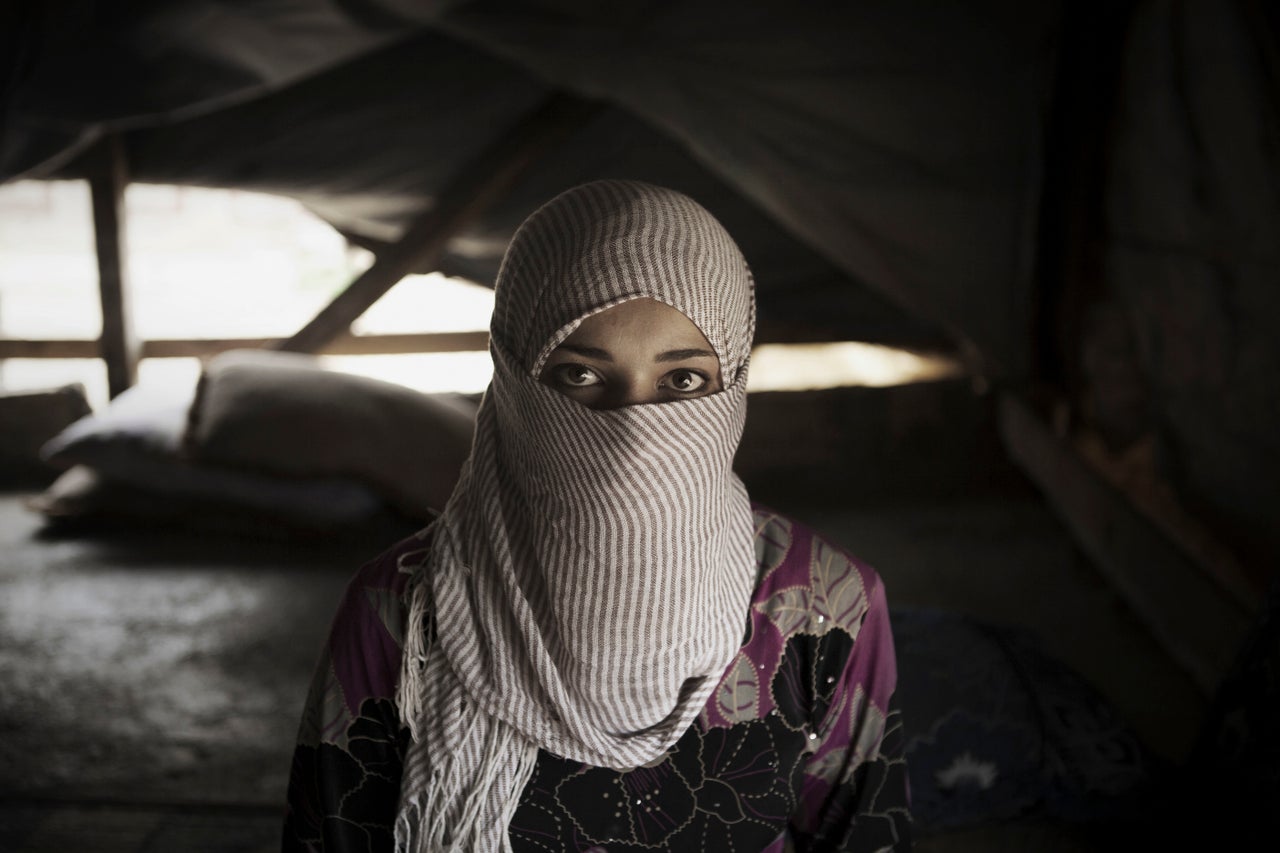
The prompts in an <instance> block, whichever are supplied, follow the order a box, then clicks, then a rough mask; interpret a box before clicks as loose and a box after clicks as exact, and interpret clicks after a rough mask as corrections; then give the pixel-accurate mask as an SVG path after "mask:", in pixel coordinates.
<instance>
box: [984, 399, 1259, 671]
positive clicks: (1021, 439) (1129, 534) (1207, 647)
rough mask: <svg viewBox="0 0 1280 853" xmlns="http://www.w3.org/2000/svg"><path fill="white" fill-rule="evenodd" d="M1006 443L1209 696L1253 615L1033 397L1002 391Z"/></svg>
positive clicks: (1002, 429)
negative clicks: (1051, 422) (1097, 469)
mask: <svg viewBox="0 0 1280 853" xmlns="http://www.w3.org/2000/svg"><path fill="white" fill-rule="evenodd" d="M999 428H1000V435H1001V438H1002V439H1003V441H1004V445H1005V447H1006V449H1007V450H1008V452H1009V456H1010V457H1011V458H1012V459H1013V461H1014V463H1015V464H1017V465H1018V466H1019V467H1020V468H1022V470H1023V471H1024V472H1026V474H1027V476H1028V477H1030V479H1031V480H1032V481H1033V482H1034V483H1035V484H1036V485H1037V486H1039V488H1040V489H1041V491H1042V492H1043V493H1044V496H1045V498H1046V500H1047V501H1048V502H1049V504H1050V506H1052V507H1053V509H1054V510H1055V511H1056V513H1057V515H1058V517H1059V518H1060V519H1062V521H1063V523H1064V524H1065V525H1066V527H1067V529H1068V530H1070V531H1071V534H1072V536H1073V537H1074V538H1075V540H1076V542H1077V543H1078V544H1079V545H1080V547H1081V549H1082V550H1083V551H1084V552H1085V553H1086V554H1088V555H1089V557H1090V558H1091V559H1092V561H1093V563H1094V565H1095V566H1097V568H1098V570H1099V571H1100V572H1102V574H1103V575H1104V576H1106V577H1107V579H1108V580H1109V581H1110V583H1111V584H1112V585H1113V586H1114V587H1115V588H1116V589H1117V590H1118V591H1119V592H1120V594H1121V596H1123V597H1124V598H1125V599H1126V600H1127V601H1128V603H1129V606H1130V607H1131V608H1132V609H1133V611H1134V612H1135V613H1136V614H1137V615H1138V617H1139V618H1140V619H1141V620H1142V621H1143V622H1144V623H1145V624H1146V626H1147V628H1148V630H1150V631H1151V633H1152V634H1153V635H1154V636H1155V638H1156V640H1157V641H1158V642H1159V643H1160V644H1161V646H1163V647H1164V649H1165V651H1166V652H1167V653H1168V654H1169V656H1170V657H1171V658H1172V659H1173V660H1174V661H1175V662H1177V663H1178V665H1180V666H1181V667H1182V668H1183V669H1184V670H1185V671H1186V672H1187V673H1188V674H1190V676H1191V677H1192V678H1193V679H1194V680H1195V682H1196V684H1197V685H1198V686H1199V687H1200V689H1201V690H1202V691H1203V692H1204V694H1205V695H1206V696H1211V695H1213V693H1214V691H1215V690H1216V689H1217V687H1218V684H1219V682H1220V681H1221V679H1222V677H1223V675H1224V674H1225V673H1226V672H1227V669H1228V667H1229V666H1230V665H1231V663H1232V661H1233V660H1234V659H1235V655H1236V652H1237V651H1238V650H1239V647H1240V644H1241V643H1242V642H1243V641H1244V637H1245V633H1246V632H1247V631H1248V628H1249V625H1250V623H1251V622H1252V620H1253V618H1254V611H1255V610H1256V606H1255V607H1252V608H1251V607H1249V606H1247V605H1246V604H1245V603H1244V602H1243V601H1242V600H1241V599H1240V597H1239V596H1237V595H1235V594H1233V593H1232V591H1231V590H1229V589H1227V588H1226V587H1224V586H1223V585H1222V583H1221V582H1220V581H1219V580H1217V579H1215V578H1214V577H1213V575H1212V573H1211V572H1210V571H1206V568H1205V567H1204V566H1202V565H1200V564H1199V563H1198V562H1197V561H1196V559H1195V558H1194V557H1192V556H1191V555H1189V554H1187V553H1186V552H1185V550H1183V549H1182V548H1180V547H1179V546H1178V545H1177V544H1175V543H1174V542H1173V541H1171V540H1170V539H1169V537H1168V536H1166V535H1165V534H1164V533H1162V532H1161V531H1160V529H1159V528H1158V527H1157V526H1156V525H1155V524H1154V523H1152V521H1151V520H1150V519H1149V518H1147V517H1146V516H1144V515H1143V514H1142V513H1141V512H1139V511H1138V510H1137V509H1136V508H1135V506H1134V504H1133V502H1132V501H1131V500H1130V499H1129V498H1128V497H1127V496H1126V495H1125V494H1124V493H1123V492H1121V491H1119V490H1118V489H1116V488H1115V487H1114V486H1112V485H1111V484H1110V483H1108V482H1107V481H1105V480H1104V479H1102V477H1101V476H1099V475H1097V474H1095V473H1094V472H1093V471H1092V470H1091V469H1090V467H1089V466H1088V465H1087V464H1085V462H1084V460H1083V459H1081V458H1080V456H1079V455H1078V454H1077V453H1076V451H1075V450H1074V448H1072V447H1071V446H1070V444H1068V443H1067V442H1066V441H1065V440H1064V439H1062V438H1059V437H1058V436H1057V435H1055V434H1054V433H1053V431H1052V430H1050V428H1049V427H1048V425H1046V424H1045V423H1044V422H1043V421H1042V419H1041V418H1040V417H1039V416H1038V415H1037V414H1036V413H1035V411H1034V410H1033V409H1032V407H1031V406H1030V405H1028V404H1027V403H1026V402H1025V401H1024V400H1022V399H1021V398H1019V397H1017V396H1015V395H1014V394H1012V393H1003V394H1001V396H1000V400H999Z"/></svg>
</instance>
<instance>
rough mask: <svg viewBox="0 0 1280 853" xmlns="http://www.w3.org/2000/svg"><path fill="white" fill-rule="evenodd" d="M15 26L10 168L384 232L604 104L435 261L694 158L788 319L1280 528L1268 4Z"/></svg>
mask: <svg viewBox="0 0 1280 853" xmlns="http://www.w3.org/2000/svg"><path fill="white" fill-rule="evenodd" d="M6 32H8V33H9V34H10V35H9V38H10V40H11V43H12V44H13V46H14V48H15V49H14V50H12V51H10V55H11V56H13V57H14V62H13V64H12V65H11V66H10V67H9V69H8V75H9V76H8V81H7V84H6V88H5V100H4V115H5V134H4V138H3V140H2V141H0V176H2V177H4V178H6V179H14V178H17V177H23V176H26V177H39V178H58V177H75V176H80V175H83V174H85V173H86V169H87V168H88V164H89V158H88V157H87V156H84V155H86V152H89V151H90V150H91V149H92V147H93V146H94V145H95V144H96V143H97V141H98V140H100V139H102V138H103V137H104V135H109V134H110V135H114V138H116V139H118V140H119V141H120V143H121V144H122V149H123V153H124V155H125V158H126V159H127V161H128V168H129V171H130V174H131V176H132V178H133V179H134V180H141V181H157V182H175V183H189V184H198V185H210V186H231V187H242V188H251V189H258V190H264V191H269V192H277V193H282V194H286V195H291V196H293V197H296V198H299V199H301V200H302V201H304V202H305V203H306V204H307V205H309V206H310V207H311V208H312V209H313V210H315V211H316V212H318V213H319V214H320V215H321V216H323V217H324V218H325V219H327V220H328V221H330V222H332V223H333V224H334V225H335V226H336V227H338V228H339V229H341V230H342V231H343V232H344V233H346V234H347V235H349V237H350V238H351V239H352V240H354V241H356V242H361V243H363V244H364V245H367V246H370V247H373V248H374V249H375V250H379V251H381V252H383V253H385V252H386V251H388V247H389V246H391V245H392V244H393V243H394V241H396V240H397V239H398V238H400V237H401V236H402V235H403V234H404V232H405V229H406V228H407V227H408V224H409V223H410V222H412V221H413V220H414V218H415V217H420V216H421V215H422V214H423V213H424V211H430V210H431V208H432V205H433V204H435V203H437V202H439V200H440V199H441V198H442V195H441V194H442V192H443V191H444V189H446V188H447V187H449V186H450V181H451V180H452V179H453V178H454V177H455V176H456V175H457V174H458V173H459V171H460V170H462V169H463V168H464V166H465V165H466V164H467V163H473V162H474V161H473V157H474V155H475V153H476V152H477V151H481V150H485V149H486V148H488V147H489V146H491V145H492V144H493V143H494V142H495V140H497V141H501V140H502V139H503V138H504V137H505V136H506V135H509V134H511V133H512V131H513V128H519V127H520V126H521V121H522V120H523V118H524V117H526V116H528V115H529V114H530V113H531V112H534V111H536V110H537V109H538V107H539V105H542V104H545V103H546V102H547V100H548V98H553V97H569V98H571V99H574V100H575V101H578V100H580V99H588V100H589V101H590V102H591V103H593V104H595V108H594V109H591V110H585V111H583V112H581V113H579V114H578V118H576V119H575V120H574V122H575V123H574V124H573V125H572V126H567V127H565V128H563V130H564V137H563V139H562V140H561V141H558V142H557V143H556V144H555V145H553V146H551V148H550V150H548V151H545V152H543V153H542V154H540V155H539V158H538V160H537V162H536V164H534V166H533V167H531V168H530V169H529V170H528V171H526V172H524V173H523V174H522V175H521V176H520V177H518V178H513V179H512V180H511V181H510V182H508V184H507V185H506V186H505V187H504V188H503V192H502V193H501V194H500V197H499V198H497V199H495V201H494V202H493V203H492V204H491V205H489V206H487V207H486V208H485V209H484V210H483V211H480V212H479V213H478V215H477V216H476V217H475V218H473V219H471V220H469V221H468V223H467V224H466V227H465V228H462V229H460V230H459V231H458V232H457V233H455V234H451V235H450V239H449V241H448V242H447V244H446V245H445V247H444V252H443V254H442V255H441V256H440V257H439V266H440V267H441V268H442V269H444V270H446V271H452V272H457V273H462V274H465V275H467V276H469V277H471V278H474V279H476V280H478V281H481V282H490V281H492V277H493V274H494V272H495V269H496V264H497V260H498V258H499V256H500V252H501V248H502V246H503V245H505V242H506V239H507V238H508V237H509V235H510V233H511V230H512V229H513V228H514V226H515V224H516V223H517V222H519V221H520V219H522V218H523V216H524V215H525V214H527V213H528V212H529V210H530V209H531V208H532V207H533V205H535V204H536V203H537V202H539V201H541V200H542V199H544V198H546V197H548V196H549V195H550V194H552V193H553V192H554V191H556V190H558V189H560V188H563V187H564V186H568V185H570V184H572V183H575V182H577V181H579V180H584V179H588V178H592V177H600V176H623V177H636V178H641V179H647V180H652V181H655V182H658V183H665V184H669V185H672V186H676V187H678V188H680V189H684V190H686V191H688V192H690V193H691V194H693V195H695V196H696V197H698V198H699V199H702V200H704V201H705V203H706V204H707V205H708V207H710V208H711V209H712V211H713V212H714V213H715V214H716V215H717V216H719V217H721V218H722V219H723V220H724V221H725V222H726V224H727V225H728V226H729V227H730V229H731V230H732V231H733V232H734V233H735V234H737V235H738V236H739V238H740V240H741V242H742V243H743V245H744V248H745V250H746V252H747V254H748V256H749V259H750V260H751V262H752V264H753V266H754V268H755V270H756V274H757V277H758V280H759V284H760V291H761V295H760V310H761V328H762V332H764V333H765V334H766V335H770V336H774V337H785V338H791V339H804V338H817V339H821V338H834V337H858V338H863V339H869V340H880V341H889V342H896V343H906V344H912V345H917V346H933V347H939V346H946V347H950V348H952V349H954V350H955V351H957V352H959V353H960V354H961V355H962V356H963V358H964V359H965V361H966V363H967V365H968V368H969V370H970V371H971V373H972V374H973V375H974V376H975V377H981V378H982V379H983V380H984V381H985V382H987V383H991V382H995V383H997V387H1001V388H1015V389H1017V388H1025V387H1026V386H1027V384H1028V383H1030V382H1034V381H1036V380H1048V381H1049V383H1050V386H1051V389H1052V392H1053V394H1054V396H1055V397H1056V398H1057V399H1059V400H1060V401H1064V403H1065V410H1066V411H1067V412H1069V414H1070V415H1071V417H1069V418H1068V419H1067V423H1069V424H1070V423H1074V425H1075V426H1076V427H1077V428H1079V429H1081V430H1083V431H1086V432H1092V433H1093V434H1096V435H1098V436H1101V446H1102V447H1103V449H1104V450H1105V452H1106V454H1109V456H1108V458H1109V459H1112V460H1113V461H1114V459H1115V458H1118V459H1120V460H1121V462H1122V463H1123V462H1125V460H1128V461H1129V462H1132V463H1133V465H1134V466H1136V467H1137V468H1138V469H1139V473H1144V472H1145V473H1154V474H1155V475H1158V477H1159V479H1160V482H1161V483H1162V484H1166V485H1168V484H1172V486H1173V487H1175V488H1176V490H1177V491H1176V496H1177V498H1178V499H1179V500H1181V501H1183V502H1184V503H1185V504H1187V505H1189V506H1191V507H1193V508H1194V509H1195V511H1196V512H1197V513H1200V514H1202V515H1203V517H1204V518H1206V519H1211V520H1213V521H1214V523H1215V524H1216V525H1218V526H1217V527H1216V528H1215V529H1216V530H1218V531H1220V533H1219V535H1221V536H1223V537H1226V538H1228V539H1229V540H1230V543H1231V544H1232V545H1235V544H1237V543H1240V544H1243V545H1245V546H1246V547H1247V548H1248V550H1249V551H1250V553H1252V554H1253V555H1255V556H1254V557H1252V559H1253V560H1255V562H1254V563H1253V565H1255V566H1258V565H1261V566H1264V568H1263V569H1262V570H1261V571H1260V572H1255V574H1254V576H1253V579H1254V581H1259V580H1260V579H1262V578H1263V576H1265V575H1266V573H1267V571H1268V569H1266V568H1265V567H1266V566H1269V565H1272V564H1273V562H1272V560H1273V557H1274V555H1275V554H1278V553H1280V545H1278V544H1277V538H1276V537H1277V534H1275V533H1274V531H1272V530H1271V527H1272V526H1273V525H1272V524H1271V521H1270V520H1271V517H1272V516H1273V515H1274V514H1275V511H1276V509H1277V508H1278V507H1280V492H1278V491H1277V489H1280V486H1278V485H1277V484H1280V445H1277V444H1276V442H1277V438H1276V435H1277V432H1276V430H1275V426H1276V424H1277V423H1278V422H1280V417H1278V416H1280V413H1278V412H1277V408H1276V407H1277V405H1278V403H1277V401H1280V393H1278V392H1277V386H1276V378H1275V377H1276V376H1277V375H1280V374H1278V372H1277V370H1276V368H1277V366H1278V365H1277V360H1280V344H1278V343H1277V339H1276V336H1275V335H1274V333H1273V332H1272V331H1271V329H1272V326H1273V325H1274V323H1275V322H1276V320H1277V318H1280V306H1278V305H1277V296H1276V293H1277V291H1276V288H1275V287H1274V285H1273V282H1274V281H1275V278H1276V271H1277V260H1278V258H1277V256H1276V248H1275V246H1276V244H1277V241H1276V240H1275V238H1274V235H1275V234H1276V233H1277V226H1278V225H1280V222H1277V214H1278V211H1277V207H1276V196H1277V180H1276V174H1277V166H1276V163H1277V156H1276V155H1277V150H1278V149H1280V146H1278V141H1280V137H1278V136H1277V127H1278V125H1277V122H1276V119H1277V109H1276V106H1277V104H1276V92H1277V91H1280V88H1278V81H1280V73H1278V72H1277V67H1280V66H1278V65H1277V61H1276V56H1277V52H1276V48H1275V44H1276V42H1275V33H1276V26H1275V18H1274V13H1272V12H1270V11H1269V9H1268V7H1266V6H1265V5H1264V4H1261V3H1258V2H1250V0H1237V2H1227V3H1220V2H1207V0H1198V1H1197V0H1186V2H1177V3H1166V2H1156V0H1146V2H1132V3H1121V4H1108V3H1080V4H1059V3H1017V2H1002V0H980V1H979V2H973V3H963V4H936V3H926V2H922V0H908V2H902V0H895V2H887V0H883V1H882V2H861V3H846V4H825V3H824V4H797V3H784V2H780V0H770V1H769V2H759V3H746V4H744V3H727V2H724V0H692V2H638V0H637V1H636V2H623V3H610V4H596V3H586V2H574V0H544V2H535V3H523V2H522V3H516V2H511V0H505V2H504V0H472V2H436V3H418V2H410V0H342V2H323V0H293V2H288V3H262V2H247V0H241V2H213V0H177V2H175V0H169V2H159V0H156V2H134V3H129V4H122V3H102V2H90V1H89V0H81V2H79V3H71V4H61V5H60V6H59V8H58V9H57V10H56V11H55V10H53V9H52V8H51V7H47V6H45V7H40V8H36V7H35V6H34V4H33V5H31V6H28V7H26V8H25V9H24V10H22V11H20V12H19V13H18V17H17V19H16V21H15V23H14V26H11V27H7V28H6ZM1126 453H1127V454H1130V455H1129V456H1125V454H1126ZM1131 467H1132V466H1131ZM1050 488H1052V485H1051V484H1050Z"/></svg>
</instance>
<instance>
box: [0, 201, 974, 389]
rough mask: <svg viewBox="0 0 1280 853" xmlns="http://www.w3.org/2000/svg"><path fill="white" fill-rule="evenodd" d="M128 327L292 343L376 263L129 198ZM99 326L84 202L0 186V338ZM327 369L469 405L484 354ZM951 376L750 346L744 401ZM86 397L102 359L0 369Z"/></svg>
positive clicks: (158, 373)
mask: <svg viewBox="0 0 1280 853" xmlns="http://www.w3.org/2000/svg"><path fill="white" fill-rule="evenodd" d="M125 210H126V223H127V241H128V259H127V263H128V272H129V277H130V288H131V308H132V318H133V322H134V327H135V329H136V332H137V334H138V337H139V338H141V339H143V340H150V339H172V338H237V337H286V336H288V335H291V334H292V333H294V332H295V331H297V330H298V329H299V328H300V327H301V326H302V325H303V324H304V323H306V322H307V321H308V320H310V319H311V317H313V316H314V315H315V314H316V313H317V312H318V311H319V310H320V309H321V308H322V307H324V305H326V304H327V303H328V302H329V301H330V300H331V299H332V298H333V297H334V295H336V294H337V293H338V292H340V291H341V289H342V288H343V287H344V286H345V285H346V283H347V282H349V281H350V280H351V279H352V278H354V277H355V276H356V275H358V274H359V273H360V272H362V271H363V270H364V269H366V268H367V267H368V265H369V264H370V263H371V262H372V257H371V256H370V255H369V253H368V252H366V251H364V250H361V249H355V248H352V247H350V246H349V245H348V244H347V243H346V241H345V240H344V239H343V238H342V237H341V235H339V234H338V233H337V232H336V231H334V229H332V228H331V227H329V226H328V225H327V224H326V223H324V222H323V221H321V220H320V219H318V218H317V217H315V216H314V215H312V214H311V213H310V212H309V211H307V210H306V209H305V208H304V207H303V206H302V205H301V204H299V203H298V202H295V201H293V200H290V199H285V198H280V197H277V196H270V195H264V194H259V193H249V192H241V191H238V190H213V189H202V188H196V187H175V186H157V185H147V184H133V185H131V186H130V187H129V188H128V191H127V193H126V196H125ZM492 310H493V293H492V291H490V290H489V289H487V288H485V287H481V286H479V285H477V284H474V283H471V282H467V281H463V280H460V279H450V278H446V277H444V276H440V275H423V276H410V277H408V278H406V279H405V280H403V281H401V282H400V283H399V284H397V285H396V286H395V287H394V288H392V290H391V291H390V292H389V293H388V294H387V295H386V296H385V297H383V299H381V300H380V301H379V302H378V303H377V304H375V305H374V306H373V308H371V309H370V310H369V311H368V312H367V313H366V314H365V315H364V316H363V317H361V318H360V319H359V320H358V321H357V322H356V323H355V324H354V326H353V332H355V333H356V334H391V333H422V332H464V331H477V330H484V329H486V328H487V327H488V324H489V315H490V313H491V312H492ZM101 324H102V314H101V309H100V306H99V302H98V293H97V267H96V262H95V259H94V249H93V221H92V216H91V213H90V207H89V191H88V187H87V185H86V184H84V183H83V182H79V181H19V182H15V183H13V184H10V185H8V186H4V187H0V338H9V339H19V340H24V339H25V340H40V339H64V338H65V339H95V338H96V337H97V336H98V334H99V332H100V330H101ZM324 361H325V363H326V364H328V365H330V366H331V367H333V368H335V369H338V370H344V371H348V372H351V373H359V374H363V375H366V376H372V377H377V378H381V379H385V380H388V381H391V382H398V383H400V384H403V385H407V386H409V387H411V388H416V389H418V390H421V391H425V392H443V391H458V392H464V393H476V392H479V391H482V390H484V388H485V386H486V385H487V384H488V381H489V376H490V374H491V372H492V366H491V364H490V361H489V356H488V353H486V352H460V353H429V354H407V355H353V356H325V357H324ZM199 369H200V367H199V362H198V361H197V360H196V359H193V358H166V359H155V358H152V359H145V360H144V361H143V362H142V363H141V365H140V366H139V370H138V372H139V382H140V383H147V384H156V385H159V384H170V383H171V384H173V385H174V386H175V388H176V387H178V386H187V387H189V386H190V384H191V383H193V382H194V381H195V380H196V378H197V376H198V375H199ZM957 373H958V366H957V365H956V364H955V362H953V361H951V360H949V359H944V358H939V357H928V356H920V355H916V354H914V353H910V352H905V351H902V350H895V349H892V348H889V347H880V346H872V345H869V344H858V343H839V344H803V345H782V344H769V345H763V346H760V347H757V348H756V351H755V354H754V356H753V361H752V367H751V379H750V388H751V390H753V391H776V390H799V389H810V388H830V387H836V386H841V385H895V384H903V383H908V382H919V381H925V380H929V379H936V378H942V377H946V376H953V375H956V374H957ZM73 382H79V383H81V384H82V385H84V387H85V389H86V393H87V394H88V396H89V400H90V402H91V404H92V405H93V406H94V407H95V408H101V407H102V406H104V405H105V404H106V401H107V390H106V370H105V368H104V366H103V364H102V362H101V361H98V360H96V359H34V358H33V359H8V360H0V391H17V390H30V389H40V388H52V387H56V386H58V385H63V384H67V383H73Z"/></svg>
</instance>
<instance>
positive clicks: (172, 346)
mask: <svg viewBox="0 0 1280 853" xmlns="http://www.w3.org/2000/svg"><path fill="white" fill-rule="evenodd" d="M284 340H285V339H284V338H168V339H157V340H151V341H142V342H141V344H140V347H139V348H140V355H141V357H142V358H205V357H207V356H211V355H216V354H217V353H220V352H226V351H227V350H232V349H270V348H278V347H279V346H280V345H281V344H283V343H284ZM488 347H489V333H488V332H423V333H417V334H395V335H353V334H350V333H349V332H344V333H343V334H342V335H340V336H339V337H337V338H335V339H334V340H332V341H330V342H329V343H328V344H327V345H326V346H325V347H324V349H323V350H322V352H324V353H325V354H328V355H400V354H407V353H430V352H477V351H479V352H483V351H485V350H487V349H488ZM98 354H99V352H98V342H97V341H85V340H65V339H64V340H13V339H0V359H6V358H97V357H98Z"/></svg>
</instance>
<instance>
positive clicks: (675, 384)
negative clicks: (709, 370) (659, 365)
mask: <svg viewBox="0 0 1280 853" xmlns="http://www.w3.org/2000/svg"><path fill="white" fill-rule="evenodd" d="M663 384H665V385H666V386H667V387H668V388H670V389H671V390H673V391H679V392H680V393H681V394H692V393H693V392H694V391H701V390H702V389H703V388H705V387H706V384H707V377H705V376H703V375H702V374H701V373H698V372H697V371H696V370H683V369H682V370H673V371H671V372H670V373H668V374H667V376H666V378H665V379H664V380H663Z"/></svg>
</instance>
